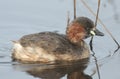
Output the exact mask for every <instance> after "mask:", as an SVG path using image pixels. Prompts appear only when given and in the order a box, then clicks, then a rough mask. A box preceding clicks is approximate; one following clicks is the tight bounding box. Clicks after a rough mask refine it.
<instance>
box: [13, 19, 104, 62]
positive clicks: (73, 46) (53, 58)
mask: <svg viewBox="0 0 120 79" xmlns="http://www.w3.org/2000/svg"><path fill="white" fill-rule="evenodd" d="M92 35H98V36H103V35H104V34H103V33H102V32H100V31H99V30H97V29H96V28H95V27H94V23H93V21H91V20H90V19H89V18H86V17H78V18H76V19H75V20H73V21H72V22H71V23H70V24H69V25H68V27H67V30H66V35H63V34H58V33H55V32H41V33H35V34H30V35H25V36H23V37H22V38H21V39H20V40H18V41H14V47H13V53H12V58H13V60H17V61H19V62H22V63H37V62H38V63H40V62H43V63H50V62H52V63H56V62H57V61H60V62H62V61H68V62H69V61H77V60H80V59H84V58H88V57H89V56H90V52H89V48H88V46H87V44H86V43H85V42H84V41H83V39H85V38H88V37H90V36H92Z"/></svg>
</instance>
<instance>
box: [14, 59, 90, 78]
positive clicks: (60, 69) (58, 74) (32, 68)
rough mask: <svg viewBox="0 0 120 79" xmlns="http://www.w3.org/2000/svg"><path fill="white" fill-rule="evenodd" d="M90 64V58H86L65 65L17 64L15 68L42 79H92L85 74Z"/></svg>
mask: <svg viewBox="0 0 120 79" xmlns="http://www.w3.org/2000/svg"><path fill="white" fill-rule="evenodd" d="M88 63H89V58H86V59H82V60H80V61H76V62H69V63H64V64H51V65H45V64H18V65H17V64H16V65H13V67H14V69H16V70H22V71H25V72H27V73H28V74H29V75H31V76H33V77H37V78H40V79H61V78H64V79H92V77H91V76H89V75H86V74H85V73H84V72H83V71H84V69H85V68H86V67H87V65H88Z"/></svg>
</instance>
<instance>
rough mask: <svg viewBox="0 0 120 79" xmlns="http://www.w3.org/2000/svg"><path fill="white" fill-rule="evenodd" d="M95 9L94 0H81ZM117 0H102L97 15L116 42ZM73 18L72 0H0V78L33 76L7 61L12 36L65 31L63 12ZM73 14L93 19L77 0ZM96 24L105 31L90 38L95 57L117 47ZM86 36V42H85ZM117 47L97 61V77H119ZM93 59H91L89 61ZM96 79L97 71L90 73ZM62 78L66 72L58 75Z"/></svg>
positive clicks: (118, 23) (28, 78)
mask: <svg viewBox="0 0 120 79" xmlns="http://www.w3.org/2000/svg"><path fill="white" fill-rule="evenodd" d="M84 1H85V2H86V3H87V4H88V5H89V6H90V7H91V9H92V10H93V11H94V12H96V9H97V0H84ZM119 3H120V1H119V0H102V2H101V7H100V13H99V18H100V19H101V20H102V22H103V23H104V24H105V25H106V26H107V28H108V29H109V31H110V32H111V33H112V34H113V36H114V37H115V38H116V39H117V41H118V42H119V43H120V36H119V34H120V27H119V26H120V6H119ZM68 11H69V12H70V18H71V20H72V19H73V1H72V0H0V79H18V78H19V79H20V78H21V79H37V77H33V76H31V75H29V74H27V73H26V72H22V71H19V70H16V69H15V68H14V67H13V65H12V64H11V63H9V62H11V58H10V56H11V48H12V42H11V41H12V40H18V39H19V38H20V37H21V36H23V35H26V34H31V33H36V32H42V31H58V32H59V33H63V34H64V33H65V29H66V25H67V12H68ZM77 16H86V17H89V18H91V19H92V20H95V16H93V15H92V14H91V13H90V11H88V9H87V8H86V7H85V6H84V5H83V4H82V2H81V0H77ZM97 28H99V29H100V30H101V31H103V32H104V33H105V36H104V37H95V38H94V50H95V52H96V57H97V58H98V59H99V60H101V59H103V58H104V57H106V56H108V55H109V54H110V53H113V51H114V50H115V49H116V48H117V46H116V44H115V43H114V41H113V40H112V39H111V37H110V36H109V35H108V34H107V32H106V31H105V30H104V29H103V27H102V25H101V24H100V23H98V26H97ZM89 40H90V39H87V40H86V42H88V43H89ZM119 56H120V50H119V51H118V52H117V54H116V55H115V56H114V57H112V58H109V59H107V60H106V59H103V60H102V61H100V63H102V64H103V65H102V66H101V67H100V74H101V79H119V78H120V68H119V67H120V62H119V61H120V58H119ZM92 61H93V59H91V62H92ZM94 68H95V64H93V63H92V64H90V65H88V68H87V69H86V70H85V72H86V73H87V74H89V75H90V74H91V73H93V70H94ZM92 77H93V79H98V76H97V73H95V75H93V76H92ZM62 79H66V76H64V77H62Z"/></svg>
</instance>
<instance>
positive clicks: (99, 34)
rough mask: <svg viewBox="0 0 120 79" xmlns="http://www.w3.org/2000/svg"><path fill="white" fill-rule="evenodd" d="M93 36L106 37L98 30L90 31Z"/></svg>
mask: <svg viewBox="0 0 120 79" xmlns="http://www.w3.org/2000/svg"><path fill="white" fill-rule="evenodd" d="M90 33H91V35H93V36H95V35H96V36H104V33H102V32H100V31H99V30H98V29H94V30H91V31H90Z"/></svg>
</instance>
